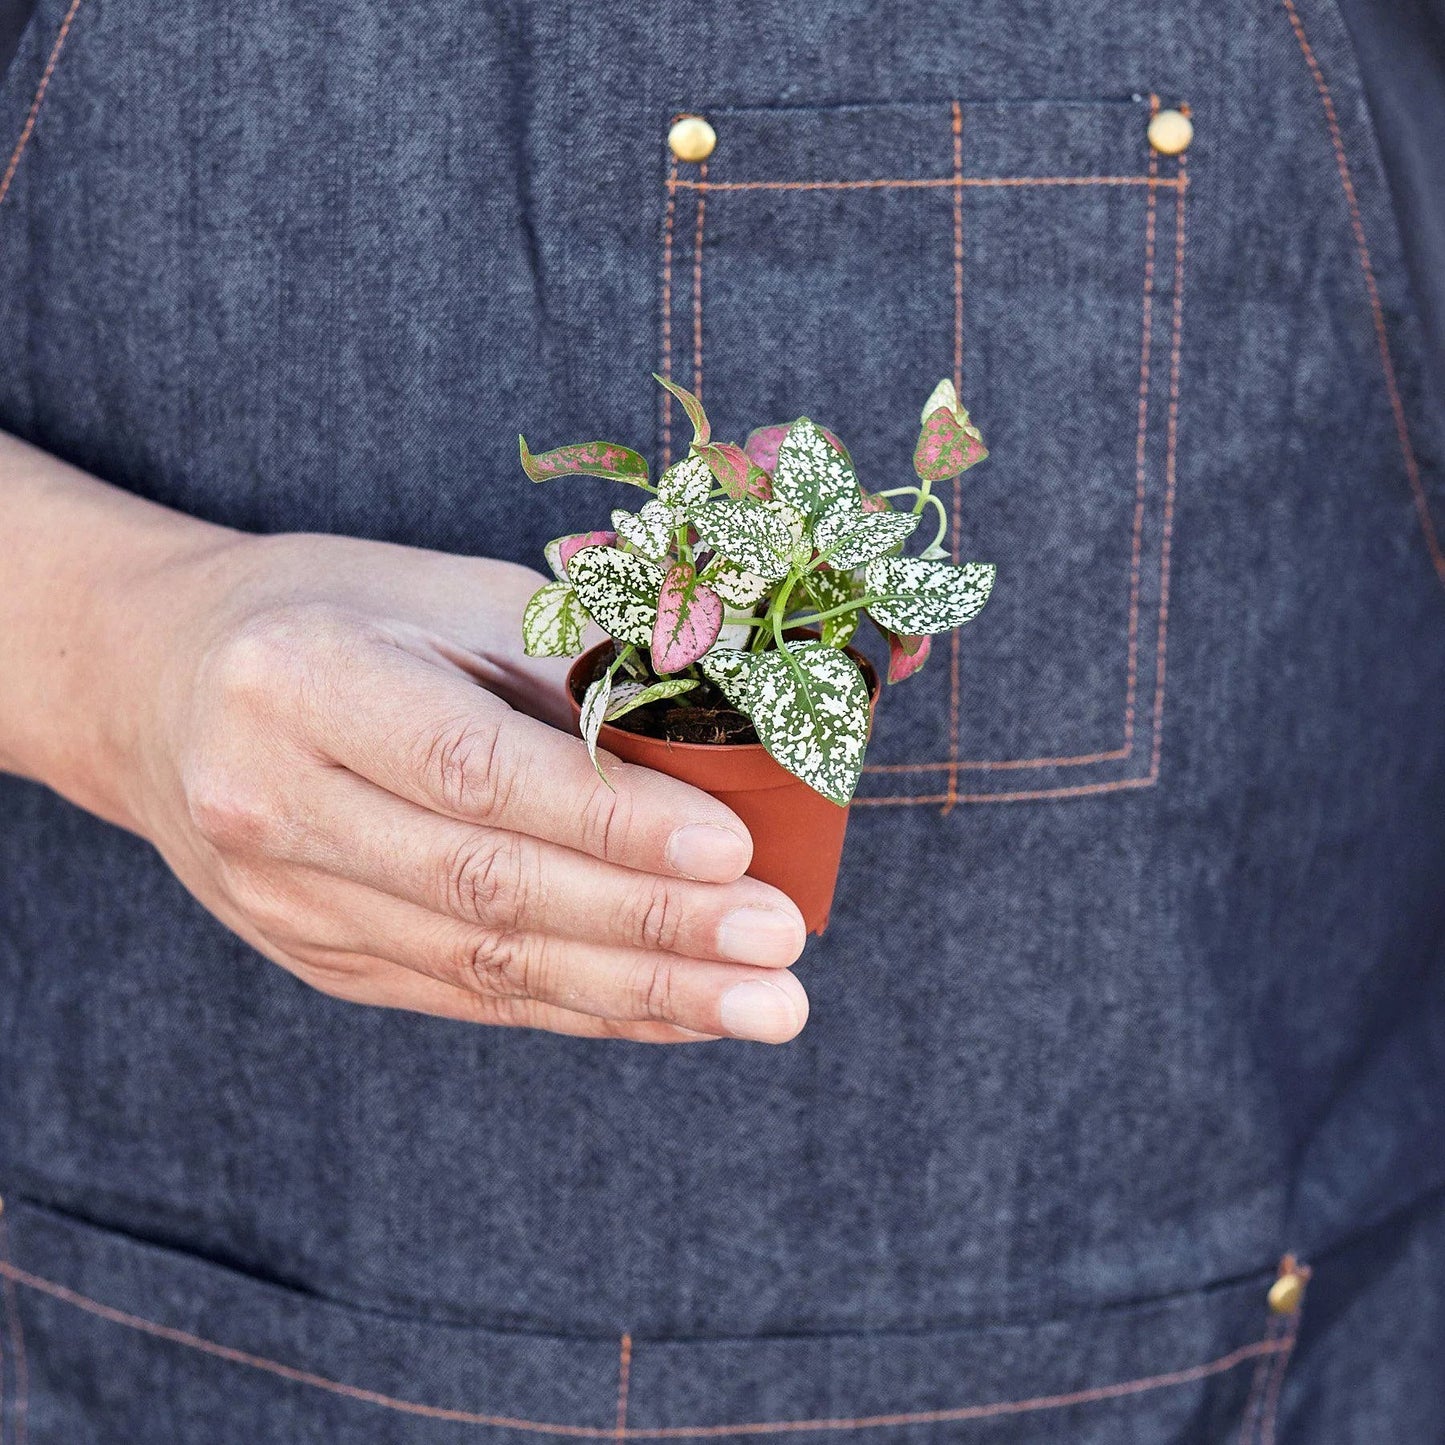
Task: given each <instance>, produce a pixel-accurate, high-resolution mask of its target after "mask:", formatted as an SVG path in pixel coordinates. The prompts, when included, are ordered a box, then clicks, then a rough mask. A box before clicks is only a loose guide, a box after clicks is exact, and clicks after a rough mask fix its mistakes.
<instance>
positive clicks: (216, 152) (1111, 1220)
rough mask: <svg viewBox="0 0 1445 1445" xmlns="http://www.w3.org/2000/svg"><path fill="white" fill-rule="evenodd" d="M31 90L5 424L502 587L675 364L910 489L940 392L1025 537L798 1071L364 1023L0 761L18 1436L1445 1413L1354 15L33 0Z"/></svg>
mask: <svg viewBox="0 0 1445 1445" xmlns="http://www.w3.org/2000/svg"><path fill="white" fill-rule="evenodd" d="M1180 106H1187V107H1188V109H1189V113H1190V115H1191V116H1192V120H1193V124H1194V139H1193V143H1192V144H1191V145H1190V146H1189V147H1188V149H1187V150H1185V151H1183V152H1182V153H1179V154H1175V155H1165V154H1160V153H1158V152H1156V151H1155V150H1153V149H1152V148H1151V146H1150V144H1149V142H1148V140H1147V131H1148V128H1149V122H1150V118H1151V114H1152V113H1153V112H1154V111H1155V110H1156V109H1157V108H1160V107H1165V108H1177V107H1180ZM683 112H697V113H701V114H704V115H706V116H707V117H708V118H709V120H710V121H711V122H712V124H713V126H714V128H715V130H716V132H717V137H718V140H717V146H716V149H715V150H714V152H713V153H712V154H711V156H709V157H708V158H707V160H706V161H704V162H684V161H681V160H678V159H676V158H675V157H674V156H673V155H672V154H671V152H670V151H669V149H668V145H667V139H666V138H667V133H668V128H669V123H670V121H671V120H672V118H673V117H674V116H675V115H677V114H679V113H683ZM0 137H3V141H0V159H3V158H4V152H5V151H6V150H8V149H9V148H10V147H12V146H13V152H14V154H13V156H12V157H11V158H10V163H9V165H8V168H7V169H6V171H5V172H4V179H3V187H0V425H3V426H4V427H6V428H8V429H9V430H11V431H14V432H16V433H18V434H19V435H21V436H23V437H26V438H28V439H30V440H32V441H34V442H36V443H37V444H39V445H40V446H42V447H45V448H48V449H49V450H51V451H52V452H55V453H57V454H59V455H61V456H63V457H65V458H67V459H69V460H71V461H74V462H76V463H78V464H79V465H81V466H84V467H87V468H89V469H90V470H91V471H93V472H95V473H96V474H98V475H100V476H102V477H104V478H106V479H108V480H110V481H112V482H114V483H117V484H119V485H121V486H124V487H128V488H130V489H132V490H134V491H136V492H138V493H141V494H143V495H145V496H148V497H153V498H155V499H156V500H158V501H160V502H163V503H165V504H167V505H169V506H172V507H178V508H180V509H182V510H184V511H186V512H189V513H192V514H195V515H198V516H202V517H207V518H211V519H214V520H217V521H220V522H224V523H227V524H230V525H232V526H236V527H242V528H249V529H255V530H261V531H281V530H308V529H309V530H318V531H329V532H341V533H348V534H353V535H357V536H365V537H376V538H387V539H391V540H396V541H402V542H408V543H413V544H416V545H418V546H423V547H433V548H440V549H444V550H447V551H455V552H465V553H478V554H487V555H493V556H499V557H506V558H512V559H516V560H522V561H527V562H531V563H534V564H535V563H536V562H537V560H538V559H539V557H540V553H541V547H542V544H543V543H544V542H545V541H546V540H547V539H548V538H549V537H551V536H553V535H555V534H557V533H559V532H563V531H571V530H575V529H576V528H577V527H580V526H586V525H588V523H589V518H590V519H593V520H595V518H596V517H598V516H600V515H602V514H603V509H604V508H606V507H607V506H609V505H611V504H612V501H613V498H612V494H610V493H609V491H608V489H607V487H606V485H605V484H603V483H600V482H591V481H584V482H578V483H577V484H575V485H573V484H558V485H555V486H553V487H550V488H539V487H534V486H533V485H532V484H531V483H530V482H528V481H527V480H526V478H525V477H524V476H523V475H522V474H521V471H520V469H519V467H518V465H517V459H516V443H515V437H516V433H517V432H518V431H519V430H522V431H525V432H526V433H527V435H528V437H529V439H534V440H535V442H536V443H537V444H539V445H542V444H545V445H552V444H555V443H558V442H562V441H569V440H574V439H576V438H578V437H583V436H593V435H600V436H607V437H612V438H615V439H617V440H619V441H623V442H627V443H630V444H632V445H635V446H639V447H642V448H643V449H645V450H650V451H656V452H660V453H663V454H672V455H676V454H677V453H678V451H679V449H680V448H681V447H682V446H683V445H685V443H686V439H687V434H686V433H685V431H684V429H683V426H682V425H680V420H681V419H680V417H679V415H678V413H677V412H676V410H675V409H670V408H669V406H668V404H667V402H666V399H665V398H661V397H660V393H659V391H658V389H657V388H656V387H655V386H654V384H653V383H652V382H651V381H650V380H649V377H648V373H649V372H651V371H654V370H658V371H663V372H666V373H668V374H670V375H672V376H673V377H675V378H676V379H677V380H678V381H680V382H682V383H683V384H685V385H688V386H691V387H693V388H695V389H697V390H699V391H700V392H701V393H702V394H703V395H704V397H705V398H706V400H707V402H708V404H709V409H710V411H711V413H712V416H713V418H714V422H715V426H716V428H717V430H718V432H719V433H720V434H721V435H723V436H729V435H731V436H734V437H738V436H740V435H741V434H742V433H743V432H745V430H746V429H747V428H748V427H750V426H752V425H754V424H757V423H764V422H771V421H775V420H780V419H785V418H788V417H791V416H794V415H797V414H798V413H800V412H804V411H806V412H807V413H808V414H809V415H812V416H814V417H817V418H819V419H820V420H823V421H826V422H830V423H832V424H833V425H835V426H837V427H838V429H839V430H840V431H841V432H842V433H843V435H844V436H845V437H846V439H847V440H848V442H849V444H850V446H851V447H852V449H853V452H854V456H855V458H856V459H857V461H858V463H859V466H860V469H861V471H862V474H863V476H864V477H865V479H866V480H867V481H868V482H869V484H870V485H873V486H882V485H887V484H895V485H896V484H897V483H899V482H902V481H906V480H907V479H908V476H909V465H908V459H909V455H910V447H911V443H912V440H913V435H914V432H915V428H916V422H917V407H918V406H919V404H920V402H921V400H922V398H923V397H924V396H925V395H926V394H927V393H928V391H929V389H930V388H931V387H932V385H933V383H934V382H935V381H936V380H937V379H938V378H939V377H941V376H953V377H955V378H956V379H957V381H958V383H959V386H960V391H961V392H962V394H963V396H964V397H965V399H966V400H967V403H968V405H969V406H970V408H971V409H972V410H973V413H974V415H975V417H976V418H977V420H978V421H979V423H980V425H981V426H982V428H983V429H984V433H985V435H986V437H987V438H988V441H989V444H990V446H991V448H992V453H993V455H992V457H991V459H990V460H989V461H988V463H987V464H986V465H985V466H983V467H980V468H977V469H976V470H974V471H973V472H970V473H969V474H968V475H967V477H966V478H964V479H963V480H962V482H961V483H960V484H959V485H958V486H957V494H956V503H957V507H956V512H955V516H956V519H957V520H956V522H955V523H954V527H955V530H954V533H953V536H952V538H951V545H952V550H953V551H954V552H955V554H956V555H958V556H960V557H967V558H976V559H981V560H987V561H991V562H994V563H996V564H997V566H998V576H999V581H998V585H997V587H996V590H995V593H994V598H993V600H992V601H991V603H990V605H989V607H988V609H987V611H986V612H985V613H984V615H983V616H982V617H981V618H980V619H979V620H978V621H977V622H975V623H973V624H972V625H970V627H968V628H967V629H965V630H964V631H963V632H962V633H961V634H959V635H958V637H957V639H956V640H955V641H952V642H949V641H945V642H944V643H943V645H942V646H941V647H939V648H937V649H936V651H935V655H934V658H933V659H932V661H931V662H930V663H929V665H928V667H926V668H925V669H924V671H923V672H922V673H921V674H920V675H919V676H918V677H917V678H915V679H914V680H912V681H910V682H909V683H908V684H907V685H906V686H904V687H902V688H899V689H897V690H896V691H890V692H889V693H888V695H887V696H886V697H885V698H884V699H883V703H882V706H881V708H880V712H879V719H878V729H877V739H876V742H875V743H874V745H873V748H872V751H871V753H870V760H869V767H868V771H867V774H866V777H865V779H864V782H863V787H862V790H861V796H860V800H859V805H858V806H857V808H856V809H855V812H854V817H853V822H852V828H851V833H850V837H849V843H848V850H847V855H846V857H845V860H844V870H843V876H842V880H841V887H840V893H839V898H838V902H837V904H836V905H835V908H834V912H833V921H832V924H831V927H830V929H829V931H828V933H827V935H826V937H824V938H823V939H822V940H820V941H816V942H815V943H813V944H812V945H811V947H810V951H809V953H808V955H807V956H806V957H805V959H804V961H803V963H802V964H801V965H800V976H801V977H802V979H803V980H804V982H805V983H806V986H807V988H808V990H809V992H810V995H811V997H812V1000H813V1017H812V1022H811V1023H810V1024H809V1026H808V1028H807V1029H806V1031H805V1032H804V1033H803V1035H802V1036H801V1037H800V1038H799V1039H798V1040H797V1041H796V1042H794V1043H792V1044H789V1045H787V1046H786V1047H783V1048H776V1049H774V1048H767V1047H764V1046H760V1045H751V1044H743V1043H719V1044H713V1045H709V1046H707V1047H705V1048H679V1049H663V1048H647V1047H641V1046H632V1045H624V1044H617V1043H610V1042H589V1041H582V1040H577V1039H571V1038H560V1037H552V1036H548V1035H543V1034H536V1033H527V1032H513V1031H503V1030H492V1029H479V1028H474V1027H469V1026H465V1025H461V1024H453V1023H448V1022H443V1021H438V1020H435V1019H430V1018H422V1017H417V1016H408V1015H404V1014H399V1013H389V1012H383V1011H375V1010H367V1009H363V1008H357V1007H353V1006H349V1005H346V1004H342V1003H338V1002H336V1001H333V1000H331V999H328V998H325V997H323V996H321V995H320V994H317V993H313V992H310V991H308V990H307V989H306V988H305V987H304V986H303V985H301V984H300V983H298V982H297V981H296V980H295V979H293V978H292V977H290V976H289V975H287V974H286V973H284V972H283V971H281V970H280V969H278V968H276V967H274V966H272V965H271V964H269V963H267V962H265V961H263V960H262V959H261V958H259V957H258V956H256V955H255V954H253V953H251V952H250V951H249V950H248V949H247V948H246V947H245V946H244V945H242V944H241V943H239V942H238V941H237V940H236V939H234V938H233V937H231V936H230V935H229V934H228V933H227V932H226V931H225V930H224V929H223V928H221V927H220V926H219V925H218V924H217V923H215V922H214V921H213V920H212V919H211V918H210V917H209V916H208V915H207V914H206V913H204V912H203V911H202V910H201V909H200V908H199V907H198V906H197V905H196V904H195V903H194V902H192V901H191V900H190V899H189V897H188V896H187V895H186V894H185V893H184V892H183V890H182V889H181V887H180V886H179V884H177V883H176V882H175V881H174V879H173V878H172V877H171V876H170V875H169V874H168V872H167V871H166V869H165V867H164V866H163V865H162V863H161V862H160V860H159V859H158V857H157V856H156V855H155V854H154V853H153V852H152V851H151V850H150V849H149V848H148V847H147V846H146V845H145V844H144V843H142V842H140V841H139V840H137V839H136V838H134V837H131V836H128V835H126V834H124V833H122V832H119V831H117V830H115V829H112V828H110V827H108V826H106V825H104V824H102V823H100V822H97V821H96V820H94V819H92V818H90V817H88V816H86V815H84V814H82V813H81V812H79V811H77V810H76V809H74V808H72V807H70V806H68V805H67V804H66V803H64V802H61V801H60V800H58V799H57V798H56V797H54V796H52V795H51V794H49V793H47V792H46V791H45V790H43V789H41V788H39V787H36V786H33V785H30V784H27V783H22V782H19V781H16V780H13V779H8V780H4V781H3V786H0V819H3V830H0V1050H3V1053H0V1193H3V1195H4V1199H5V1205H4V1210H3V1213H0V1230H3V1233H0V1389H3V1400H0V1441H3V1442H4V1445H11V1442H15V1445H20V1442H28V1445H52V1442H56V1445H60V1442H63V1445H101V1442H104V1445H116V1442H147V1445H149V1442H156V1445H169V1442H185V1445H189V1442H205V1445H233V1442H234V1445H243V1442H244V1445H252V1442H261V1441H265V1442H328V1445H330V1442H337V1441H347V1442H349V1441H368V1442H372V1441H383V1442H408V1445H412V1442H416V1445H454V1442H462V1441H477V1442H481V1445H520V1442H524V1441H533V1440H537V1439H543V1440H566V1439H584V1440H585V1439H598V1440H601V1439H613V1440H628V1439H678V1440H701V1439H709V1440H711V1439H718V1440H723V1441H732V1440H735V1439H736V1440H743V1439H746V1438H748V1437H752V1436H764V1435H773V1434H799V1435H802V1436H803V1437H804V1438H805V1439H807V1440H809V1441H819V1442H846V1441H848V1440H852V1439H858V1440H860V1441H890V1442H891V1441H897V1442H900V1445H923V1442H930V1445H931V1442H935V1441H960V1442H979V1445H1005V1442H1020V1441H1039V1440H1049V1441H1068V1442H1073V1445H1104V1442H1108V1445H1120V1442H1141V1445H1142V1442H1148V1445H1161V1442H1201V1441H1208V1442H1213V1441H1226V1442H1230V1445H1265V1442H1269V1441H1275V1440H1280V1441H1293V1442H1302V1445H1337V1442H1355V1441H1360V1442H1366V1441H1368V1442H1376V1441H1382V1440H1389V1441H1391V1442H1407V1445H1413V1442H1427V1441H1439V1440H1440V1439H1441V1438H1442V1437H1445V1366H1442V1351H1445V1344H1442V1340H1445V1207H1442V1186H1445V1152H1442V1150H1441V1148H1440V1146H1439V1139H1440V1131H1441V1121H1442V1117H1445V1115H1442V1110H1445V1042H1442V1041H1445V983H1442V979H1445V555H1442V542H1441V537H1442V530H1445V486H1442V466H1441V462H1442V450H1441V436H1440V431H1439V429H1438V416H1436V415H1434V414H1433V413H1432V412H1431V411H1430V409H1429V406H1428V405H1427V401H1426V397H1425V394H1424V391H1423V389H1422V387H1423V384H1422V380H1421V376H1422V365H1421V364H1422V360H1423V358H1422V354H1421V341H1420V338H1419V335H1418V333H1417V330H1416V323H1415V320H1414V315H1413V310H1412V303H1411V300H1410V297H1409V296H1408V295H1407V294H1406V291H1405V283H1404V280H1403V274H1402V268H1401V260H1400V244H1399V237H1398V235H1397V233H1396V229H1395V223H1394V220H1393V217H1392V213H1391V209H1390V206H1389V198H1388V195H1387V192H1386V189H1385V183H1384V179H1383V176H1382V172H1381V168H1380V164H1379V160H1378V156H1377V151H1376V148H1375V143H1374V138H1373V136H1372V133H1371V130H1370V125H1369V121H1368V118H1367V115H1366V112H1365V109H1364V103H1363V99H1362V94H1361V89H1360V85H1359V80H1358V76H1357V73H1356V68H1355V65H1354V60H1353V57H1352V55H1351V53H1350V51H1349V49H1348V46H1347V42H1346V38H1345V31H1344V29H1343V27H1342V24H1341V21H1340V17H1339V15H1338V14H1337V13H1336V11H1335V9H1334V8H1333V5H1332V4H1331V3H1330V0H1215V3H1211V4H1208V5H1197V4H1191V5H1186V4H1183V3H1175V0H1153V3H1144V0H1071V3H1068V4H1062V3H1060V4H1053V3H1045V4H1038V5H1029V6H1020V5H1017V4H1015V3H1013V0H969V3H967V4H964V5H959V6H955V7H940V6H938V5H936V4H927V3H924V0H814V3H810V4H807V5H802V4H797V5H771V6H764V5H749V4H747V3H744V0H717V3H713V4H708V5H690V6H681V5H677V6H662V5H648V4H644V3H640V0H625V3H597V0H594V3H591V4H586V3H573V0H536V3H530V4H527V3H519V0H513V3H503V0H491V3H487V4H468V3H464V0H416V3H412V4H409V5H390V4H385V3H381V0H353V3H351V4H349V5H341V4H330V5H325V4H309V5H303V4H299V3H290V0H266V3H262V4H259V5H255V6H242V7H234V8H232V7H215V6H199V5H183V4H166V3H162V0H131V3H120V0H41V3H40V5H39V7H38V11H37V14H36V16H35V18H34V19H33V21H32V22H31V24H30V26H29V29H28V30H27V32H26V34H25V36H24V38H23V41H22V45H21V48H20V51H19V53H18V56H17V59H16V61H15V63H14V65H13V66H12V68H11V71H10V73H9V75H8V77H7V78H6V80H5V82H4V87H3V91H0ZM0 565H3V562H0ZM1285 1255H1293V1256H1295V1257H1297V1258H1298V1259H1299V1260H1301V1261H1304V1262H1305V1263H1306V1264H1307V1265H1308V1266H1309V1268H1310V1269H1311V1270H1312V1275H1311V1278H1310V1280H1309V1283H1308V1288H1307V1289H1306V1290H1305V1292H1304V1300H1303V1308H1302V1309H1301V1310H1296V1311H1292V1312H1288V1313H1275V1312H1273V1311H1271V1309H1270V1307H1269V1305H1268V1303H1267V1294H1268V1292H1269V1290H1270V1288H1271V1284H1272V1282H1274V1281H1275V1278H1276V1273H1277V1269H1278V1261H1279V1260H1280V1259H1281V1257H1282V1256H1285Z"/></svg>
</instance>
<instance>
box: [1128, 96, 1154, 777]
mask: <svg viewBox="0 0 1445 1445" xmlns="http://www.w3.org/2000/svg"><path fill="white" fill-rule="evenodd" d="M1158 110H1159V97H1158V96H1157V95H1152V94H1151V95H1150V97H1149V114H1150V116H1151V117H1152V116H1154V115H1156V114H1157V113H1158ZM1158 170H1159V156H1158V152H1157V151H1155V149H1154V148H1153V146H1150V147H1149V176H1150V179H1151V180H1152V179H1153V178H1154V177H1155V175H1156V174H1157V173H1158ZM1158 195H1159V193H1158V191H1156V190H1155V189H1153V187H1150V190H1149V205H1148V209H1147V211H1146V213H1145V217H1144V322H1143V331H1144V336H1143V340H1142V341H1141V342H1140V346H1139V425H1138V430H1137V433H1136V437H1135V443H1134V540H1133V544H1132V547H1131V550H1130V554H1129V680H1128V687H1127V689H1126V691H1125V699H1124V748H1123V755H1124V756H1125V757H1128V756H1129V754H1130V753H1131V752H1132V751H1133V749H1134V716H1135V707H1136V704H1137V702H1138V690H1139V574H1140V561H1141V558H1142V552H1143V542H1144V502H1145V498H1146V483H1147V481H1148V477H1149V467H1148V447H1147V446H1146V442H1147V441H1148V437H1149V381H1150V372H1149V357H1150V354H1151V351H1152V349H1153V339H1154V338H1153V331H1154V233H1155V223H1156V219H1157V217H1156V213H1157V210H1158V206H1157V204H1156V202H1157V200H1158Z"/></svg>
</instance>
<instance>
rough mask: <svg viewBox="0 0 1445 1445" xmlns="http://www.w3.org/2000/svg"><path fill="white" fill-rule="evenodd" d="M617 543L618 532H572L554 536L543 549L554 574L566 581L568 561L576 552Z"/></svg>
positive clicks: (561, 580) (560, 579)
mask: <svg viewBox="0 0 1445 1445" xmlns="http://www.w3.org/2000/svg"><path fill="white" fill-rule="evenodd" d="M616 545H617V533H616V532H572V533H570V534H569V535H567V536H566V537H553V538H552V540H551V541H550V542H548V543H547V545H546V547H544V548H543V549H542V550H543V553H544V555H545V556H546V558H547V565H548V566H549V567H550V568H551V569H552V575H553V576H554V577H556V578H557V580H558V581H559V582H565V581H566V580H567V563H568V562H570V561H571V560H572V554H573V553H574V552H580V551H581V550H582V548H583V547H615V546H616Z"/></svg>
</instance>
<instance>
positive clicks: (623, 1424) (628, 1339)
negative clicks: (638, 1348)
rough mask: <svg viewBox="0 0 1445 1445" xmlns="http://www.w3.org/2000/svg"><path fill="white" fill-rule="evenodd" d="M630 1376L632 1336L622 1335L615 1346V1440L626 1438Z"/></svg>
mask: <svg viewBox="0 0 1445 1445" xmlns="http://www.w3.org/2000/svg"><path fill="white" fill-rule="evenodd" d="M631 1374H632V1336H631V1335H630V1334H624V1335H623V1336H622V1339H621V1340H620V1341H619V1343H618V1346H617V1431H616V1434H617V1438H618V1439H619V1440H625V1439H626V1438H627V1389H628V1384H629V1382H630V1377H631Z"/></svg>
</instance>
